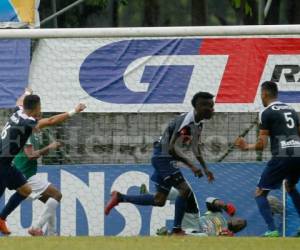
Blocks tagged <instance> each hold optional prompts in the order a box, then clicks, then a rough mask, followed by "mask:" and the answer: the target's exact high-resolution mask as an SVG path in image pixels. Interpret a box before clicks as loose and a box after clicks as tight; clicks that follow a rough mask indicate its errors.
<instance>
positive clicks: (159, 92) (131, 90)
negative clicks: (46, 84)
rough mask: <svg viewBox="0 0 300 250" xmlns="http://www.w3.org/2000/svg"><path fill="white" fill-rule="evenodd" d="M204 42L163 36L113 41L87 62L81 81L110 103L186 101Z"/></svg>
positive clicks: (88, 58)
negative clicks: (153, 38) (196, 58)
mask: <svg viewBox="0 0 300 250" xmlns="http://www.w3.org/2000/svg"><path fill="white" fill-rule="evenodd" d="M200 43H201V40H200V39H171V40H170V39H162V40H125V41H120V42H115V43H112V44H109V45H107V46H104V47H102V48H100V49H98V50H96V51H95V52H93V53H92V54H90V55H89V56H88V57H87V58H86V60H85V61H84V62H83V64H82V66H81V69H80V76H79V78H80V84H81V86H82V88H83V89H84V90H85V91H86V92H87V93H89V94H90V95H91V96H93V97H94V98H97V99H99V100H101V101H105V102H110V103H126V104H137V103H182V102H183V99H184V97H185V93H186V91H187V87H188V85H189V82H190V78H191V75H192V73H193V69H194V65H195V63H196V61H195V60H193V58H192V57H193V56H196V57H198V56H199V46H200ZM186 56H189V57H190V58H189V59H190V60H186V59H187V58H186ZM178 59H179V60H178Z"/></svg>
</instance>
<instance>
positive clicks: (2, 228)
mask: <svg viewBox="0 0 300 250" xmlns="http://www.w3.org/2000/svg"><path fill="white" fill-rule="evenodd" d="M0 232H1V233H2V234H5V235H9V234H11V231H10V230H9V229H8V227H7V225H6V220H3V219H1V218H0Z"/></svg>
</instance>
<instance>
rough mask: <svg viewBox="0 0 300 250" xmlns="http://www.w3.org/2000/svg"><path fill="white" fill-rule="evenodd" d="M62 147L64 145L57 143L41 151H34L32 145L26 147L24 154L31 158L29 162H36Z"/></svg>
mask: <svg viewBox="0 0 300 250" xmlns="http://www.w3.org/2000/svg"><path fill="white" fill-rule="evenodd" d="M61 145H62V144H61V143H60V142H56V141H55V142H52V143H50V144H49V145H48V146H46V147H44V148H42V149H40V150H34V148H33V146H32V145H27V146H25V147H24V153H25V154H26V156H27V157H28V158H29V160H36V159H38V158H40V157H41V156H42V155H47V154H48V153H49V151H50V150H51V149H57V148H59V147H61Z"/></svg>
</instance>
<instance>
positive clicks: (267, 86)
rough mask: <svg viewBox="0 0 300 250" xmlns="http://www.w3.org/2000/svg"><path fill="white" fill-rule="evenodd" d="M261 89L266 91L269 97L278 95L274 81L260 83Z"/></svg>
mask: <svg viewBox="0 0 300 250" xmlns="http://www.w3.org/2000/svg"><path fill="white" fill-rule="evenodd" d="M261 89H262V90H265V91H267V92H268V94H269V96H270V97H275V98H276V97H277V96H278V87H277V84H276V83H275V82H272V81H265V82H263V83H262V85H261Z"/></svg>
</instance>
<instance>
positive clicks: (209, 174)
mask: <svg viewBox="0 0 300 250" xmlns="http://www.w3.org/2000/svg"><path fill="white" fill-rule="evenodd" d="M204 173H205V175H206V177H207V180H208V182H213V181H214V180H215V177H214V174H213V172H211V171H210V170H209V169H205V170H204Z"/></svg>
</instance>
